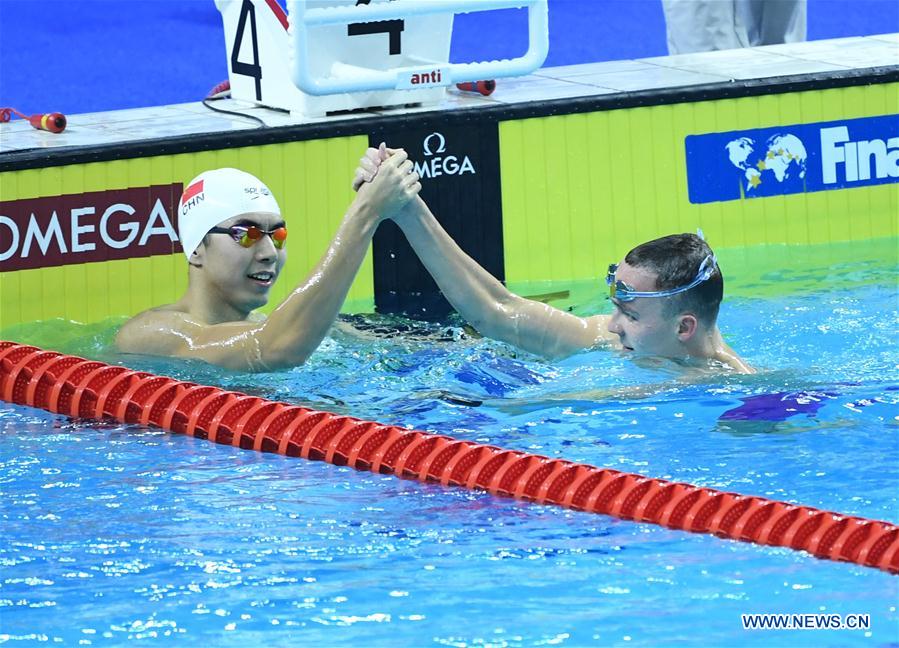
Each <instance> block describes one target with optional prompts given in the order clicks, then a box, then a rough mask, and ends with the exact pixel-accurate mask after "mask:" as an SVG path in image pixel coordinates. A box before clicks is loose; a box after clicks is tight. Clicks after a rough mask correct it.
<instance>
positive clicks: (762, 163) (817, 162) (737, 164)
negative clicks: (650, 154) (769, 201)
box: [684, 115, 899, 203]
mask: <svg viewBox="0 0 899 648" xmlns="http://www.w3.org/2000/svg"><path fill="white" fill-rule="evenodd" d="M684 146H685V148H686V152H687V186H688V188H689V192H690V202H691V203H709V202H719V201H725V200H738V199H740V198H762V197H765V196H782V195H784V194H794V193H804V192H812V191H826V190H828V189H845V188H847V187H864V186H868V185H878V184H887V183H892V182H899V115H884V116H882V117H865V118H862V119H845V120H841V121H832V122H818V123H816V124H794V125H792V126H777V127H774V128H757V129H754V130H745V131H730V132H728V133H708V134H705V135H688V136H687V138H686V140H685V142H684Z"/></svg>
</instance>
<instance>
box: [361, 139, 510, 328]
mask: <svg viewBox="0 0 899 648" xmlns="http://www.w3.org/2000/svg"><path fill="white" fill-rule="evenodd" d="M369 141H370V145H371V146H374V147H376V146H378V144H379V143H380V142H382V141H384V142H386V143H387V145H388V146H390V147H391V148H403V149H405V150H406V152H407V153H408V154H409V159H410V160H412V162H413V164H414V166H415V170H416V171H417V172H418V174H419V175H420V176H421V197H422V198H423V199H424V201H425V202H426V203H427V204H428V206H429V207H430V208H431V211H432V212H433V213H434V215H435V216H436V217H437V220H438V221H440V223H441V225H443V227H444V228H445V229H446V231H447V232H448V233H449V235H450V236H451V237H453V239H454V240H455V241H456V243H458V244H459V246H460V247H461V248H462V249H463V250H465V252H466V253H468V254H469V255H470V256H471V257H472V258H474V259H475V260H476V261H477V262H478V263H479V264H481V265H482V266H483V267H484V268H485V269H486V270H487V271H488V272H490V274H492V275H493V276H494V277H496V278H497V279H499V280H500V281H503V280H504V279H505V273H504V263H503V228H502V194H501V191H500V172H499V131H498V129H497V124H496V123H493V122H490V123H466V124H459V125H447V124H442V125H440V124H436V123H434V124H433V127H432V128H422V129H408V130H400V129H396V130H393V129H389V130H384V131H381V132H379V133H374V134H372V135H371V136H370V140H369ZM374 283H375V307H376V309H377V311H378V312H380V313H404V314H406V315H409V316H412V317H417V318H421V319H429V320H433V319H440V318H443V317H444V316H446V314H447V313H448V312H450V306H449V304H448V303H447V301H446V300H445V299H444V298H443V296H442V295H441V294H440V291H439V290H438V288H437V284H436V283H435V282H434V280H433V279H432V278H431V276H430V275H429V274H428V271H427V270H425V268H424V266H423V265H422V264H421V262H420V261H419V260H418V257H417V256H416V254H415V252H414V251H413V250H412V248H411V246H410V245H409V243H408V242H407V241H406V238H405V236H404V235H403V233H402V232H401V231H400V229H399V228H398V227H397V226H396V225H395V224H394V223H393V222H389V221H388V222H385V223H382V224H381V226H380V227H379V228H378V231H377V233H376V234H375V238H374Z"/></svg>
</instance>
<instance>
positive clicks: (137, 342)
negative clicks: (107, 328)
mask: <svg viewBox="0 0 899 648" xmlns="http://www.w3.org/2000/svg"><path fill="white" fill-rule="evenodd" d="M201 328H202V324H201V323H200V322H197V321H196V320H194V319H193V318H192V317H190V315H188V313H187V312H186V311H185V310H183V309H181V308H180V307H179V306H178V304H166V305H165V306H157V307H156V308H150V309H148V310H145V311H143V312H142V313H138V314H137V315H135V316H134V317H132V318H131V319H130V320H128V321H127V322H125V324H123V325H122V328H120V329H119V332H118V334H117V335H116V340H115V342H116V347H117V348H118V349H119V351H121V352H123V353H144V354H148V355H181V353H179V351H180V350H181V348H182V347H183V346H185V345H187V344H189V343H190V341H191V340H193V338H194V337H195V336H196V335H197V334H198V333H199V330H200V329H201Z"/></svg>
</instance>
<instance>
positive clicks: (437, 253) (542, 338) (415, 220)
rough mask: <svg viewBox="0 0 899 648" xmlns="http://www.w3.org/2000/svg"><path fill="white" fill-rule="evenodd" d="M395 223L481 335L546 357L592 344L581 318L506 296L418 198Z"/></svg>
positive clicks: (459, 309) (452, 301)
mask: <svg viewBox="0 0 899 648" xmlns="http://www.w3.org/2000/svg"><path fill="white" fill-rule="evenodd" d="M395 220H396V222H397V224H398V225H399V226H400V228H401V229H402V230H403V233H404V234H405V235H406V238H407V239H408V240H409V243H410V244H411V245H412V247H413V249H414V250H415V252H416V254H417V255H418V257H419V259H421V262H422V263H423V264H424V266H425V267H426V268H427V270H428V272H429V273H430V274H431V276H432V277H433V278H434V280H435V281H436V282H437V285H438V286H439V287H440V290H441V291H442V292H443V294H444V296H445V297H446V298H447V300H448V301H449V302H450V304H452V305H453V308H455V309H456V310H457V311H458V312H459V314H460V315H461V316H462V317H463V318H464V319H465V320H466V321H467V322H468V323H469V324H471V325H472V326H473V327H474V328H475V329H477V330H478V331H479V332H480V333H481V334H482V335H485V336H487V337H490V338H493V339H496V340H501V341H503V342H508V343H509V344H514V345H515V346H517V347H519V348H521V349H524V350H526V351H529V352H531V353H536V354H539V355H544V356H549V357H556V356H564V355H569V354H571V353H574V352H575V351H577V350H579V349H581V348H585V347H589V346H592V344H594V343H595V342H596V340H595V338H596V334H595V333H594V332H592V330H591V327H590V324H588V323H587V322H586V321H585V320H582V319H581V318H578V317H575V316H573V315H571V314H569V313H564V312H562V311H560V310H558V309H556V308H553V307H552V306H549V305H547V304H542V303H540V302H535V301H532V300H529V299H525V298H523V297H520V296H518V295H516V294H514V293H512V292H510V291H509V290H508V289H507V288H506V287H505V286H504V285H503V284H502V283H501V282H500V281H498V280H497V279H496V278H495V277H494V276H493V275H491V274H490V273H489V272H487V271H486V270H484V268H482V267H481V266H480V265H479V264H478V263H477V262H476V261H475V260H474V259H472V258H471V257H470V256H468V255H467V254H466V253H465V252H464V251H463V250H462V249H461V248H460V247H459V246H458V244H457V243H456V242H455V241H454V240H453V239H452V237H450V235H449V234H447V232H446V230H444V229H443V227H442V226H441V225H440V223H439V222H438V221H437V219H436V218H435V217H434V215H433V214H432V213H431V211H430V209H428V206H427V205H426V204H425V203H424V201H423V200H421V198H416V199H415V200H413V201H412V202H411V203H410V205H409V206H408V207H406V209H405V210H404V211H403V212H402V213H400V214H399V215H398V216H397V217H396V219H395Z"/></svg>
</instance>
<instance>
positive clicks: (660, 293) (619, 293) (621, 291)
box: [606, 254, 717, 302]
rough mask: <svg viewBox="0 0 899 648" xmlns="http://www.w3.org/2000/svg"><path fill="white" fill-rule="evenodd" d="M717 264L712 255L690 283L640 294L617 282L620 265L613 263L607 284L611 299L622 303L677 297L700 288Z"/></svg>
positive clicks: (607, 277) (703, 263)
mask: <svg viewBox="0 0 899 648" xmlns="http://www.w3.org/2000/svg"><path fill="white" fill-rule="evenodd" d="M716 263H717V259H716V258H715V255H714V254H710V255H708V256H707V257H706V258H705V259H703V260H702V263H701V264H700V266H699V270H698V271H697V273H696V277H695V278H694V279H693V281H691V282H690V283H688V284H686V285H684V286H678V287H677V288H669V289H668V290H655V291H652V292H640V291H639V290H634V288H633V287H632V286H629V285H628V284H626V283H624V282H623V281H618V280H616V279H615V273H616V272H618V264H617V263H612V264H610V265H609V273H608V274H607V275H606V284H608V286H609V297H610V298H612V297H614V298H615V299H617V300H618V301H621V302H629V301H634V300H635V299H637V298H638V297H670V296H671V295H677V294H678V293H682V292H686V291H688V290H690V288H693V287H695V286H698V285H699V284H701V283H702V282H703V281H707V280H708V279H709V278H710V277H711V276H712V274H714V272H715V264H716Z"/></svg>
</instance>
